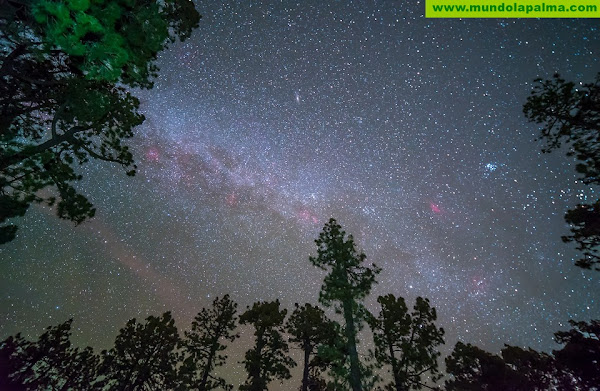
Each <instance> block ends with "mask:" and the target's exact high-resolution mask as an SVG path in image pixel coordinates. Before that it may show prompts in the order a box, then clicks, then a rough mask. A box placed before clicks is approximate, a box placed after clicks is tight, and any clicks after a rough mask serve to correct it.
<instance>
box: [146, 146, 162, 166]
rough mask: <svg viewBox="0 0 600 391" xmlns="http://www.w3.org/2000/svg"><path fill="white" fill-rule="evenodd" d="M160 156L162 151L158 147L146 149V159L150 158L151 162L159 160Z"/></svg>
mask: <svg viewBox="0 0 600 391" xmlns="http://www.w3.org/2000/svg"><path fill="white" fill-rule="evenodd" d="M159 158H160V152H159V151H158V149H157V148H155V147H151V148H148V150H147V151H146V159H148V160H149V161H151V162H157V161H158V159H159Z"/></svg>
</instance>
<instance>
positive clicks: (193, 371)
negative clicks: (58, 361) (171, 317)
mask: <svg viewBox="0 0 600 391" xmlns="http://www.w3.org/2000/svg"><path fill="white" fill-rule="evenodd" d="M236 309H237V304H236V303H234V302H233V301H232V300H231V299H230V298H229V295H225V296H223V298H221V299H219V298H218V297H217V298H216V299H215V300H214V301H213V303H212V308H210V309H206V308H203V309H202V310H201V311H200V312H199V313H198V314H197V315H196V317H195V318H194V321H193V322H192V328H191V330H189V331H186V332H185V333H184V334H185V338H184V339H183V341H182V345H183V347H184V354H185V356H186V357H185V359H184V360H183V364H182V366H181V368H180V370H179V375H180V376H179V377H180V383H181V384H180V386H181V387H182V390H190V389H193V390H198V391H208V390H214V389H216V388H219V387H220V388H223V389H226V390H229V389H232V388H233V386H231V385H229V384H227V382H226V381H225V379H223V378H221V377H218V376H216V375H215V374H214V373H213V370H214V369H215V368H216V367H219V366H222V365H223V364H224V363H225V360H226V359H227V356H226V355H225V354H223V353H222V352H223V351H224V350H225V348H226V347H227V346H226V345H224V344H223V343H222V342H224V341H229V342H233V341H234V340H235V339H236V338H238V337H239V335H238V334H236V333H234V330H235V327H236V324H235V321H236V318H235V313H236Z"/></svg>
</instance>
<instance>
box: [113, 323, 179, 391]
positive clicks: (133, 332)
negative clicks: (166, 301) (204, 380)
mask: <svg viewBox="0 0 600 391" xmlns="http://www.w3.org/2000/svg"><path fill="white" fill-rule="evenodd" d="M178 345H179V335H178V334H177V328H176V327H175V321H174V320H173V318H172V317H171V313H170V312H165V313H164V314H163V315H162V316H160V317H156V316H149V317H148V318H147V319H146V323H138V322H137V321H136V320H135V319H131V320H130V321H128V322H127V324H126V325H125V327H124V328H122V329H121V331H120V332H119V335H117V338H116V339H115V345H114V347H113V348H112V349H110V350H109V351H103V352H102V359H103V362H102V369H101V374H102V376H103V377H104V383H105V388H106V387H107V388H108V389H110V390H120V391H138V390H139V391H141V390H157V391H158V390H166V389H172V388H174V387H175V386H176V380H177V370H176V366H177V362H178V360H179V355H178V354H177V351H176V348H177V346H178Z"/></svg>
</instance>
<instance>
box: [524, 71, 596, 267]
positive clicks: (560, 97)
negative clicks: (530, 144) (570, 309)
mask: <svg viewBox="0 0 600 391" xmlns="http://www.w3.org/2000/svg"><path fill="white" fill-rule="evenodd" d="M523 112H524V113H525V116H526V117H527V118H528V119H529V120H531V121H534V122H536V123H538V124H543V127H542V129H541V136H540V139H541V140H544V141H546V147H545V148H543V149H542V151H543V152H551V151H553V150H556V149H559V148H561V146H562V145H563V144H565V145H567V146H568V149H567V152H566V153H567V156H575V158H576V159H577V161H578V164H577V166H576V170H577V172H578V173H580V174H581V180H582V181H583V182H584V183H587V184H593V185H599V184H600V73H599V74H598V76H597V77H596V80H595V81H594V82H593V83H588V84H583V85H577V86H576V85H575V83H573V82H567V81H565V80H564V79H562V78H561V77H560V76H559V75H558V74H556V75H554V78H552V79H551V80H542V79H538V80H536V85H535V87H534V89H533V91H532V93H531V96H530V97H529V98H528V99H527V103H526V104H525V105H524V106H523ZM565 220H566V221H567V223H569V224H571V233H572V235H568V236H563V237H562V239H563V241H565V242H576V243H577V249H578V250H580V251H582V253H583V258H581V259H579V260H578V261H577V263H576V265H577V266H579V267H582V268H584V269H591V268H592V267H594V268H595V269H596V270H600V268H599V267H598V266H597V265H598V264H600V201H596V202H595V203H592V204H583V205H578V206H577V207H576V208H575V209H573V210H570V211H568V212H567V214H566V216H565Z"/></svg>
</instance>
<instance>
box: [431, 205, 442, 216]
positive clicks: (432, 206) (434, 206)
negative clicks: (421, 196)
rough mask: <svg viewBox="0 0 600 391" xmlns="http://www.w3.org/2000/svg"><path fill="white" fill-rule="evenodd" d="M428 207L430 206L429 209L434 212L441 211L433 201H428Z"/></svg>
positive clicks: (438, 212)
mask: <svg viewBox="0 0 600 391" xmlns="http://www.w3.org/2000/svg"><path fill="white" fill-rule="evenodd" d="M429 207H430V208H431V211H432V212H433V213H435V214H440V213H442V210H441V209H440V207H439V206H437V205H436V204H434V203H433V202H430V203H429Z"/></svg>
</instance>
